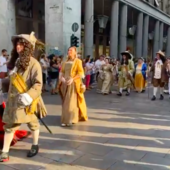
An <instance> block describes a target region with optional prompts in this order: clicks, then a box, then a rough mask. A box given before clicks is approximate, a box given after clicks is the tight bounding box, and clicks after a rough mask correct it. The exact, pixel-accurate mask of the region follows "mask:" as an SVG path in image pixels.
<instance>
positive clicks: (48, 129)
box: [35, 114, 53, 134]
mask: <svg viewBox="0 0 170 170" xmlns="http://www.w3.org/2000/svg"><path fill="white" fill-rule="evenodd" d="M35 115H36V117H37V119H39V120H40V122H41V123H42V124H43V125H44V126H45V128H46V129H47V131H48V132H49V133H51V134H53V133H52V131H51V130H50V128H49V127H48V126H47V125H46V124H45V122H44V121H43V120H42V119H41V118H39V117H38V116H37V114H35Z"/></svg>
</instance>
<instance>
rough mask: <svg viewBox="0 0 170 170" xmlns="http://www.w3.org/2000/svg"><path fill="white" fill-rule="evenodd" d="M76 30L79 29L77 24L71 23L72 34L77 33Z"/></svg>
mask: <svg viewBox="0 0 170 170" xmlns="http://www.w3.org/2000/svg"><path fill="white" fill-rule="evenodd" d="M78 29H79V24H77V23H76V22H75V23H73V25H72V31H73V32H77V31H78Z"/></svg>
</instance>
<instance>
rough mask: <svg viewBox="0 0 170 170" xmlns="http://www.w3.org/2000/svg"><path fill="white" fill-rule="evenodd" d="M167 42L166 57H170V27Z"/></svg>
mask: <svg viewBox="0 0 170 170" xmlns="http://www.w3.org/2000/svg"><path fill="white" fill-rule="evenodd" d="M167 34H168V35H167V42H166V56H167V57H170V48H169V47H170V27H169V28H168V33H167Z"/></svg>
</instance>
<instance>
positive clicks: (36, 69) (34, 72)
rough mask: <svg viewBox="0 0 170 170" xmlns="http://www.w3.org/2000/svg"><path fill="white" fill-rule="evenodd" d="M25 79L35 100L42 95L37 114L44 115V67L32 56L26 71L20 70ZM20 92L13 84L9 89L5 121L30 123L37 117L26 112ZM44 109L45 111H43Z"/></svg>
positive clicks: (29, 92)
mask: <svg viewBox="0 0 170 170" xmlns="http://www.w3.org/2000/svg"><path fill="white" fill-rule="evenodd" d="M19 73H20V74H21V75H22V77H23V79H24V80H25V82H26V84H27V87H28V89H29V90H28V91H27V93H28V94H29V95H30V97H31V98H32V99H33V100H34V99H36V98H38V97H40V101H39V103H38V105H37V114H38V116H40V117H44V116H46V114H47V111H46V108H45V105H44V103H43V100H42V98H41V91H42V84H43V83H42V69H41V66H40V64H39V62H38V61H37V60H36V59H34V58H33V57H31V60H30V63H29V66H28V68H27V70H26V71H25V72H22V73H21V72H19ZM18 96H19V93H18V91H17V90H16V88H15V87H14V86H13V85H12V84H11V82H10V86H9V91H8V99H7V103H6V109H5V111H4V115H3V122H4V123H8V124H9V123H10V124H16V123H29V122H32V121H35V120H36V119H37V117H36V115H35V114H31V115H27V114H26V112H25V106H21V105H20V104H19V103H18ZM42 110H43V112H42Z"/></svg>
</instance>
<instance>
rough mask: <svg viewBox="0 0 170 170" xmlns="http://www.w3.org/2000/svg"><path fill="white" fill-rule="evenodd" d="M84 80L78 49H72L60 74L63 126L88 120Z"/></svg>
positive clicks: (69, 50)
mask: <svg viewBox="0 0 170 170" xmlns="http://www.w3.org/2000/svg"><path fill="white" fill-rule="evenodd" d="M82 78H84V70H83V66H82V61H81V60H80V59H78V58H77V51H76V47H70V48H69V49H68V59H67V61H66V62H64V63H63V64H62V67H61V72H60V84H59V92H60V95H61V98H62V116H61V125H62V126H71V125H72V124H76V123H78V122H79V121H87V119H88V117H87V108H86V102H85V99H84V91H85V86H84V85H83V84H82Z"/></svg>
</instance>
